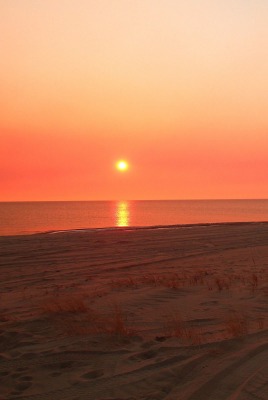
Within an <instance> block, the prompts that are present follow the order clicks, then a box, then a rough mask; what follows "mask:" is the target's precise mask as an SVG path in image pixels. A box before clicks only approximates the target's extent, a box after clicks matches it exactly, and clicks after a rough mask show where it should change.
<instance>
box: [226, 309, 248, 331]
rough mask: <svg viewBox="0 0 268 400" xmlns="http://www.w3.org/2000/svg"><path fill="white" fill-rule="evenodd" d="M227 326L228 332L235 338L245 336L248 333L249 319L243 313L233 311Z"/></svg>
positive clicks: (227, 320)
mask: <svg viewBox="0 0 268 400" xmlns="http://www.w3.org/2000/svg"><path fill="white" fill-rule="evenodd" d="M225 324H226V330H227V332H228V333H229V334H230V335H231V336H232V337H234V338H238V337H242V336H245V335H246V334H247V333H248V318H247V316H246V315H245V314H243V313H238V312H236V311H231V312H230V314H229V315H228V317H227V318H226V320H225Z"/></svg>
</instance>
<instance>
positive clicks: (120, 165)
mask: <svg viewBox="0 0 268 400" xmlns="http://www.w3.org/2000/svg"><path fill="white" fill-rule="evenodd" d="M116 168H117V169H118V170H119V171H126V170H127V169H128V163H127V162H126V161H124V160H120V161H117V163H116Z"/></svg>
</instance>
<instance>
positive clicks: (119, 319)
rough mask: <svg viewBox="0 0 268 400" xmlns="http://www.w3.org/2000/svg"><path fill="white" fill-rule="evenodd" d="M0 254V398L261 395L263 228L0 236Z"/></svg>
mask: <svg viewBox="0 0 268 400" xmlns="http://www.w3.org/2000/svg"><path fill="white" fill-rule="evenodd" d="M0 256H1V258H0V278H1V291H0V293H1V294H0V301H1V307H0V388H1V390H0V392H1V393H2V397H3V399H17V398H18V399H32V400H37V399H38V400H40V399H41V400H43V399H48V398H49V399H63V398H66V399H70V400H71V399H72V400H74V399H81V400H83V399H92V400H93V399H102V400H104V399H106V400H108V399H125V400H127V399H128V400H130V399H137V400H138V399H144V400H145V399H152V400H158V399H167V400H169V399H174V400H175V399H182V400H186V399H187V400H200V399H201V400H202V399H213V400H215V399H217V400H221V399H226V400H227V399H228V400H234V399H236V400H239V399H240V400H242V399H243V400H245V399H246V400H249V399H256V398H258V399H267V398H268V396H267V392H268V390H267V382H268V361H267V360H268V322H267V321H268V318H267V317H268V307H267V305H268V269H267V267H268V224H264V223H263V224H261V223H259V224H222V225H211V226H194V227H180V228H177V229H172V228H169V229H158V230H153V229H152V230H150V229H145V230H142V229H141V230H128V229H121V230H114V231H98V232H72V233H71V232H62V233H58V234H38V235H32V236H17V237H2V238H0ZM0 398H1V397H0Z"/></svg>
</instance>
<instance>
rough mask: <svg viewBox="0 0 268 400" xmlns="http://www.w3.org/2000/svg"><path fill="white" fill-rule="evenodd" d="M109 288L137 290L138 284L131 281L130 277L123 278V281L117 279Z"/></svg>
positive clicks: (133, 280)
mask: <svg viewBox="0 0 268 400" xmlns="http://www.w3.org/2000/svg"><path fill="white" fill-rule="evenodd" d="M111 286H112V287H113V288H125V287H126V288H131V287H132V288H137V287H138V282H137V280H135V279H133V278H132V277H131V276H129V277H127V278H125V279H118V280H112V282H111Z"/></svg>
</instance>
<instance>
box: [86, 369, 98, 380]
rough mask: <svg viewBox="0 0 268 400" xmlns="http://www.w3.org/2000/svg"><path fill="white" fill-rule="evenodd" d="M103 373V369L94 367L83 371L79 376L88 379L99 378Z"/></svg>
mask: <svg viewBox="0 0 268 400" xmlns="http://www.w3.org/2000/svg"><path fill="white" fill-rule="evenodd" d="M103 375H104V371H103V370H102V369H96V370H92V371H89V372H87V373H85V374H84V375H82V376H81V378H83V379H86V380H90V379H96V378H100V377H101V376H103Z"/></svg>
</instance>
